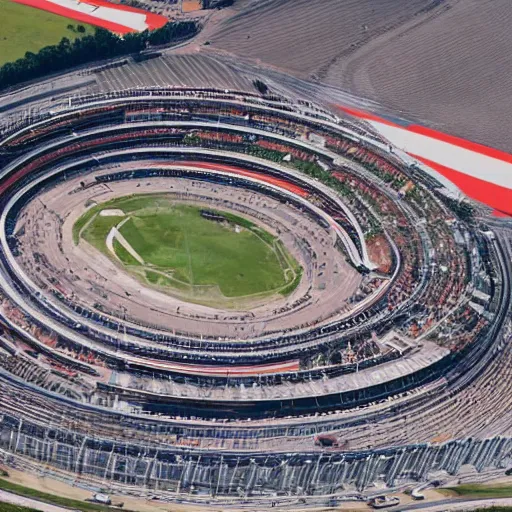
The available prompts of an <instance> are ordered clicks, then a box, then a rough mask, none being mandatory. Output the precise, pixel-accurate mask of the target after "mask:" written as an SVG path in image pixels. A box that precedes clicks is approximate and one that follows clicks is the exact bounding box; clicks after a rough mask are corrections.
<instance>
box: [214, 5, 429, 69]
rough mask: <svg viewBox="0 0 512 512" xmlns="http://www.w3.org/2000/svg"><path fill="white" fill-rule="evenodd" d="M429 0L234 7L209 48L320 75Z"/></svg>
mask: <svg viewBox="0 0 512 512" xmlns="http://www.w3.org/2000/svg"><path fill="white" fill-rule="evenodd" d="M431 3H432V0H380V1H379V2H375V1H373V0H322V1H311V0H266V1H265V0H264V1H259V2H250V1H247V0H242V1H239V2H236V3H235V11H234V15H233V16H232V17H230V18H228V19H227V20H226V21H224V22H223V23H221V24H219V26H218V28H217V31H216V32H215V33H213V34H211V35H210V42H211V45H212V47H213V48H219V49H223V50H227V51H229V52H233V53H236V54H237V55H240V56H243V57H250V58H256V59H260V60H261V61H262V62H264V63H267V64H272V65H274V66H277V67H280V68H282V69H286V70H290V71H293V72H295V73H299V74H301V75H303V76H307V75H314V74H318V75H322V74H323V73H324V72H325V70H326V69H328V68H329V66H330V65H331V64H332V63H333V62H334V61H336V59H338V58H339V56H340V55H342V54H344V53H345V52H347V51H349V50H350V49H351V45H353V44H358V45H359V44H362V42H363V41H365V40H369V39H371V37H373V36H375V34H378V33H382V32H383V31H385V30H387V29H389V28H391V27H392V26H395V25H397V24H400V23H401V22H403V21H404V20H406V19H408V18H409V17H410V16H412V15H414V13H416V12H417V11H419V10H421V9H422V8H424V7H425V6H428V5H429V4H431Z"/></svg>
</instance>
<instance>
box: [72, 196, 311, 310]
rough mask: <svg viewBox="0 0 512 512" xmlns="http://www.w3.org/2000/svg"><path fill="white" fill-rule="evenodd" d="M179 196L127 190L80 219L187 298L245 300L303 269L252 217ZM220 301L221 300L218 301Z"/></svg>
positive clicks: (126, 262)
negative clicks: (177, 200) (128, 193)
mask: <svg viewBox="0 0 512 512" xmlns="http://www.w3.org/2000/svg"><path fill="white" fill-rule="evenodd" d="M208 212H210V213H213V214H214V215H218V216H220V217H221V218H220V219H219V218H217V220H212V219H209V218H205V216H204V210H202V209H201V208H200V207H198V206H195V205H190V204H183V203H175V202H173V201H172V200H171V199H170V198H169V197H168V196H165V195H160V194H149V195H136V196H128V197H122V198H118V199H114V200H112V201H108V202H106V203H102V204H99V205H96V206H93V207H92V208H90V209H89V210H88V211H87V212H86V213H85V214H84V215H83V216H82V217H81V218H79V219H78V220H77V221H76V223H75V225H74V227H73V238H74V242H75V243H79V242H80V240H85V241H86V242H88V243H90V244H91V245H92V246H94V247H95V248H96V249H98V250H99V251H101V252H102V253H103V254H105V255H107V256H109V257H110V258H111V259H113V260H115V261H116V262H117V263H118V264H121V265H123V266H124V268H125V269H126V270H127V271H129V272H130V273H132V274H133V275H135V276H137V277H138V278H139V280H141V281H143V282H144V283H145V284H147V285H151V286H156V287H158V288H160V289H163V290H165V291H167V292H169V293H170V294H172V295H175V296H179V297H180V298H182V299H184V300H189V301H191V302H197V303H203V304H211V303H215V304H219V305H220V304H221V305H222V306H223V307H231V308H234V307H239V306H240V305H241V302H240V299H245V300H249V299H256V300H259V299H262V298H264V297H267V296H270V295H274V294H282V295H287V294H289V293H291V292H292V291H293V290H294V289H295V288H296V287H297V285H298V283H299V282H300V278H301V275H302V269H301V267H300V265H299V264H298V263H297V261H296V260H295V259H294V258H293V257H292V256H291V255H290V253H289V252H288V251H287V250H286V248H285V247H284V245H283V244H282V242H281V241H279V240H278V239H277V238H276V237H274V236H273V235H271V234H270V233H268V232H267V231H265V230H263V229H261V228H260V227H258V226H257V225H255V224H254V223H253V222H251V221H249V220H248V219H246V218H243V217H240V216H238V215H234V214H232V213H228V212H219V211H213V212H212V211H211V210H209V209H208ZM219 301H220V303H219Z"/></svg>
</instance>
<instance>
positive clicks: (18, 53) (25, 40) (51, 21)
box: [0, 0, 95, 66]
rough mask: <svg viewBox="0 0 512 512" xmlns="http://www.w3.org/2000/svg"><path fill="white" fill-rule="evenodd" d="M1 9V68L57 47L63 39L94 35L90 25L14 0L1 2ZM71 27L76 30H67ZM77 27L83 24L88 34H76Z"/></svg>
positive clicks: (2, 0) (1, 0)
mask: <svg viewBox="0 0 512 512" xmlns="http://www.w3.org/2000/svg"><path fill="white" fill-rule="evenodd" d="M0 10H1V13H2V22H1V25H2V28H1V30H0V66H2V65H3V64H5V63H6V62H14V61H15V60H17V59H20V58H21V57H24V56H25V53H26V52H33V53H37V52H38V51H39V50H40V49H41V48H44V47H45V46H50V45H56V44H58V43H59V42H60V40H61V39H62V38H63V37H67V38H68V39H69V40H70V41H73V40H74V39H76V38H77V37H83V36H84V35H87V34H93V33H94V30H95V29H94V27H92V26H91V25H86V24H84V23H79V22H77V21H75V20H72V19H69V18H64V17H62V16H57V15H56V14H52V13H49V12H46V11H43V10H41V9H36V8H34V7H29V6H27V5H21V4H16V3H14V2H12V1H11V0H0ZM68 25H72V26H73V27H74V29H75V31H73V30H70V29H68V28H67V27H68ZM77 25H83V26H84V27H85V33H82V34H79V33H78V32H76V27H77Z"/></svg>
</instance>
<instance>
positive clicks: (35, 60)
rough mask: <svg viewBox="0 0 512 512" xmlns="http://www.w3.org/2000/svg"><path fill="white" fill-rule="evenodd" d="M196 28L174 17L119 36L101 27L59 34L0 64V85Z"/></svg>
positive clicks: (136, 48) (115, 54) (128, 50)
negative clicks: (72, 36) (86, 32)
mask: <svg viewBox="0 0 512 512" xmlns="http://www.w3.org/2000/svg"><path fill="white" fill-rule="evenodd" d="M197 30H198V26H197V23H196V22H194V21H178V22H173V23H167V24H166V25H164V26H163V27H162V28H159V29H156V30H153V31H151V32H150V31H148V30H145V31H144V32H138V33H130V34H126V35H124V36H123V37H119V36H117V35H116V34H113V33H112V32H109V31H108V30H105V29H102V28H97V29H96V31H95V33H94V35H86V36H84V37H82V38H78V39H75V40H74V41H70V40H69V39H68V38H67V37H63V38H62V39H61V41H60V43H59V44H57V45H52V46H46V47H44V48H42V49H41V50H39V52H38V53H32V52H27V53H26V54H25V56H24V57H23V58H21V59H18V60H16V61H14V62H8V63H6V64H4V65H3V66H2V67H0V89H2V88H4V87H9V86H12V85H16V84H19V83H21V82H25V81H27V80H34V79H36V78H40V77H42V76H44V75H49V74H51V73H56V72H58V71H63V70H65V69H68V68H72V67H75V66H79V65H81V64H87V63H88V62H93V61H95V60H102V59H111V58H113V57H119V56H121V55H127V54H130V53H138V52H140V51H142V50H144V49H146V48H147V47H148V46H150V45H154V46H158V45H163V44H169V43H172V42H174V41H177V40H180V39H184V38H189V37H192V36H194V35H195V34H196V33H197Z"/></svg>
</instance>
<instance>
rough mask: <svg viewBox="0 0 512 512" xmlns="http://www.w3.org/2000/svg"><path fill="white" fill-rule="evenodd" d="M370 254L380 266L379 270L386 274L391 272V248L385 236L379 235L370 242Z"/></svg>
mask: <svg viewBox="0 0 512 512" xmlns="http://www.w3.org/2000/svg"><path fill="white" fill-rule="evenodd" d="M367 246H368V254H369V256H370V259H371V260H372V261H373V262H374V263H375V264H377V265H378V269H379V270H380V271H381V272H384V273H385V274H388V273H389V272H390V271H391V267H392V265H393V261H392V259H391V247H390V245H389V242H388V241H387V240H386V237H385V236H384V235H378V236H375V237H373V238H372V239H371V240H369V241H368V244H367Z"/></svg>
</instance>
